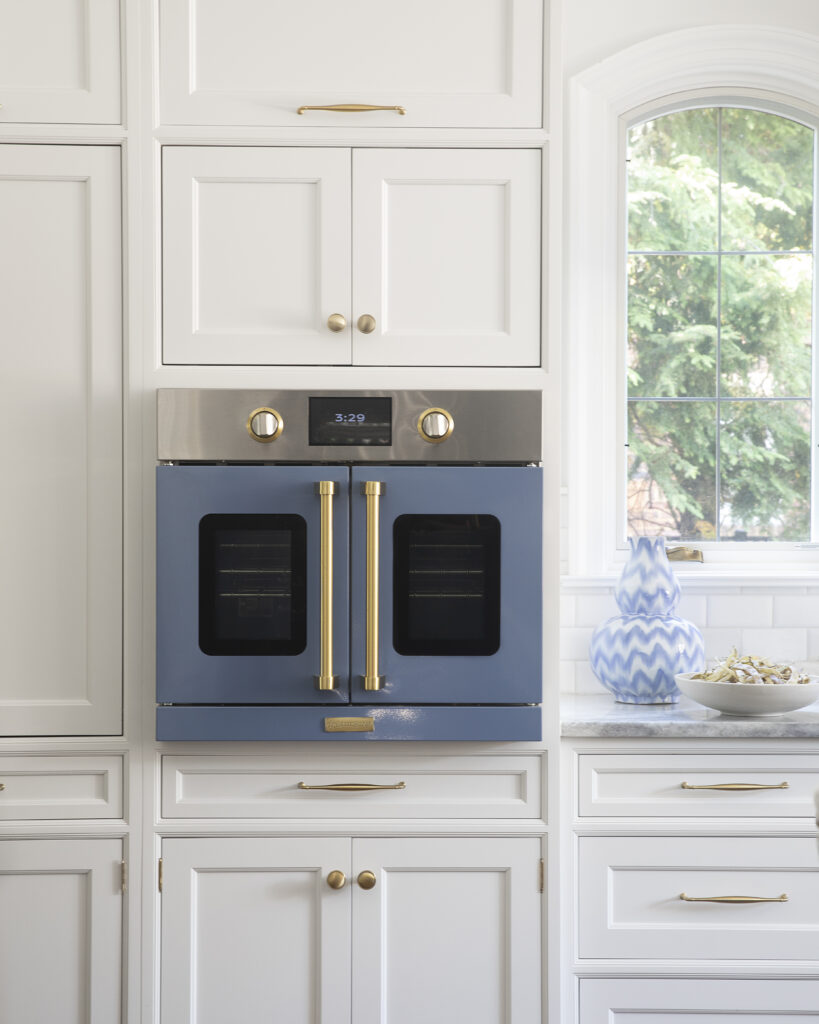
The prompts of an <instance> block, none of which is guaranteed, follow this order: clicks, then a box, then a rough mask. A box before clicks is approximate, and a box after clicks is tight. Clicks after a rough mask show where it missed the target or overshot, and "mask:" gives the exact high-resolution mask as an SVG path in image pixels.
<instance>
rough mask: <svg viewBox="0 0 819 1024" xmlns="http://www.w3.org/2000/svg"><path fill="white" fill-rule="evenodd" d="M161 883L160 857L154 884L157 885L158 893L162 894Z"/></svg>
mask: <svg viewBox="0 0 819 1024" xmlns="http://www.w3.org/2000/svg"><path fill="white" fill-rule="evenodd" d="M162 881H163V879H162V858H161V857H160V858H159V864H158V865H157V870H156V884H157V886H158V888H159V891H160V892H162Z"/></svg>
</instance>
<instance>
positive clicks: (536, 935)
mask: <svg viewBox="0 0 819 1024" xmlns="http://www.w3.org/2000/svg"><path fill="white" fill-rule="evenodd" d="M539 857H540V841H539V840H538V839H528V838H517V839H505V838H489V839H485V838H475V839H460V838H459V839H427V838H423V839H403V838H402V839H354V840H353V865H354V866H353V872H354V875H355V882H354V885H353V1020H354V1021H355V1024H418V1021H424V1024H452V1021H469V1022H470V1024H509V1022H511V1021H514V1024H540V1022H541V1013H540V972H541V949H540V920H541V905H542V897H541V895H540V893H539V884H538V881H539V879H538V865H539ZM367 873H369V876H370V877H368V874H367ZM371 883H373V884H372V886H371V887H368V888H362V884H363V885H364V886H370V885H371Z"/></svg>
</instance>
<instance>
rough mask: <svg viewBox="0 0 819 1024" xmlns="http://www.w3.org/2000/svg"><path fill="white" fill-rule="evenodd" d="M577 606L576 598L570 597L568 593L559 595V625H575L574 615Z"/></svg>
mask: <svg viewBox="0 0 819 1024" xmlns="http://www.w3.org/2000/svg"><path fill="white" fill-rule="evenodd" d="M576 606H577V598H576V597H572V596H571V595H570V594H561V595H560V625H561V626H564V627H566V626H576V625H577V622H576V615H575V609H576Z"/></svg>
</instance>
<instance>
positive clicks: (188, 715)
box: [156, 705, 541, 743]
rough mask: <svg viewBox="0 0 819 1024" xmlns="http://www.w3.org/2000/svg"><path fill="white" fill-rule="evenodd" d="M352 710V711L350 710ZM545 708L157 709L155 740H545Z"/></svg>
mask: <svg viewBox="0 0 819 1024" xmlns="http://www.w3.org/2000/svg"><path fill="white" fill-rule="evenodd" d="M348 709H349V710H348ZM540 714H541V711H540V708H539V707H534V706H526V707H494V706H493V707H463V706H458V707H396V708H392V707H361V706H360V705H355V706H354V707H352V706H350V705H346V706H345V707H339V708H317V707H297V706H292V705H290V706H287V707H270V706H265V707H224V706H222V705H218V706H217V705H215V706H212V707H188V706H184V705H183V706H173V707H170V706H168V707H158V708H157V709H156V738H157V739H158V740H162V741H167V742H172V741H197V740H204V741H216V742H219V741H222V742H225V741H231V740H250V741H265V740H329V741H332V742H339V741H360V740H370V741H378V740H444V741H459V740H464V741H465V740H472V741H478V742H497V743H500V742H511V741H519V740H523V741H533V740H539V739H540V738H541V725H540Z"/></svg>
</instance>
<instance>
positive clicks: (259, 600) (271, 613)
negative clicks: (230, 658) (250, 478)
mask: <svg viewBox="0 0 819 1024" xmlns="http://www.w3.org/2000/svg"><path fill="white" fill-rule="evenodd" d="M306 576H307V524H306V523H305V521H304V519H302V517H301V516H297V515H208V516H205V517H204V518H203V519H201V520H200V522H199V646H200V648H201V649H202V651H203V652H204V653H205V654H214V655H225V654H227V655H258V654H262V655H293V654H301V652H302V651H303V650H304V649H305V647H306V645H307V597H306V591H307V587H306Z"/></svg>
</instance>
